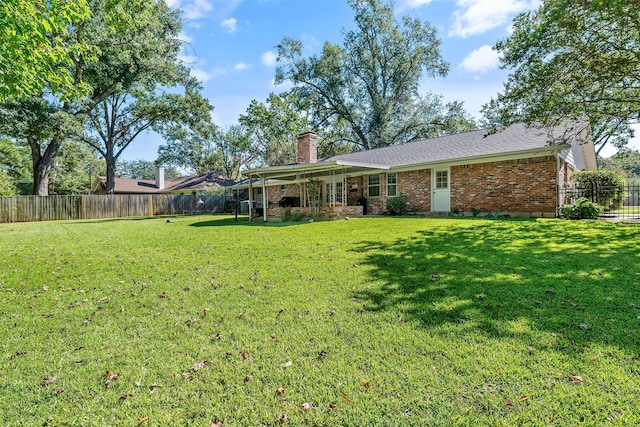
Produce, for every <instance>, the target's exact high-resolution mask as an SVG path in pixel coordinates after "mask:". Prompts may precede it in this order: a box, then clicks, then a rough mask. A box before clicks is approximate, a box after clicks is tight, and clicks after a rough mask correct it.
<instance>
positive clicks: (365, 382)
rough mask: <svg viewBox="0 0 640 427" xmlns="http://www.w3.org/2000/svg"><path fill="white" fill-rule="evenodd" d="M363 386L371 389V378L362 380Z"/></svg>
mask: <svg viewBox="0 0 640 427" xmlns="http://www.w3.org/2000/svg"><path fill="white" fill-rule="evenodd" d="M362 387H364V388H366V389H367V390H369V389H370V388H371V380H362Z"/></svg>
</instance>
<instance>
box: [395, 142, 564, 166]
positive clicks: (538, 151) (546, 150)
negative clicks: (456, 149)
mask: <svg viewBox="0 0 640 427" xmlns="http://www.w3.org/2000/svg"><path fill="white" fill-rule="evenodd" d="M570 148H571V144H562V145H553V146H548V147H540V148H533V149H530V150H524V151H516V152H511V153H504V154H492V155H483V156H471V157H459V158H455V159H445V160H438V161H433V162H424V163H414V164H410V165H398V166H392V167H391V168H390V169H391V170H393V171H398V172H406V171H412V170H417V169H430V168H433V167H438V166H443V167H445V166H457V165H472V164H478V163H488V162H504V161H508V160H517V159H531V158H535V157H544V156H553V155H555V154H556V153H557V152H559V151H563V150H567V149H570Z"/></svg>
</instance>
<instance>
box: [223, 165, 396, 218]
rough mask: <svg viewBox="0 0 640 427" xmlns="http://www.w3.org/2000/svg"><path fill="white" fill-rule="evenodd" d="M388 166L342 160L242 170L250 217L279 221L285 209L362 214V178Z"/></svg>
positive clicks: (319, 214)
mask: <svg viewBox="0 0 640 427" xmlns="http://www.w3.org/2000/svg"><path fill="white" fill-rule="evenodd" d="M387 169H389V167H388V166H384V165H372V164H361V163H355V162H349V161H344V160H334V161H325V162H321V163H307V164H293V165H285V166H272V167H265V168H256V169H251V170H248V171H246V172H245V173H244V175H245V176H246V177H247V182H243V183H240V184H238V185H236V186H235V187H234V188H242V187H244V188H246V189H248V194H249V200H248V203H249V207H250V209H249V220H255V219H259V218H260V217H262V220H263V221H265V222H267V221H280V220H281V218H282V217H283V213H284V210H286V209H289V211H290V212H300V213H301V214H302V215H304V216H306V217H310V218H316V219H335V218H340V217H346V216H350V217H357V216H362V215H364V206H363V204H362V203H360V204H358V200H359V199H360V200H361V199H362V197H363V193H362V179H363V177H365V176H366V175H367V174H369V173H372V172H376V173H377V172H379V171H382V170H387Z"/></svg>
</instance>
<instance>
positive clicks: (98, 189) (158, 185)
mask: <svg viewBox="0 0 640 427" xmlns="http://www.w3.org/2000/svg"><path fill="white" fill-rule="evenodd" d="M106 181H107V179H106V177H104V176H101V177H98V178H97V179H96V180H95V181H94V182H93V185H92V186H91V193H92V194H106V186H107V182H106ZM234 184H235V181H233V180H231V179H229V178H225V177H223V176H221V175H217V174H214V173H206V174H202V175H196V176H187V177H182V178H175V179H165V178H164V168H163V167H161V166H159V167H157V168H156V177H155V180H151V179H131V178H116V179H115V190H114V194H194V193H202V192H210V191H211V190H212V189H215V188H220V189H225V188H227V187H230V186H232V185H234Z"/></svg>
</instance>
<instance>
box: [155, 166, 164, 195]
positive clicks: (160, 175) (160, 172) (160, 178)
mask: <svg viewBox="0 0 640 427" xmlns="http://www.w3.org/2000/svg"><path fill="white" fill-rule="evenodd" d="M156 187H158V190H162V189H164V168H163V167H162V166H156Z"/></svg>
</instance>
